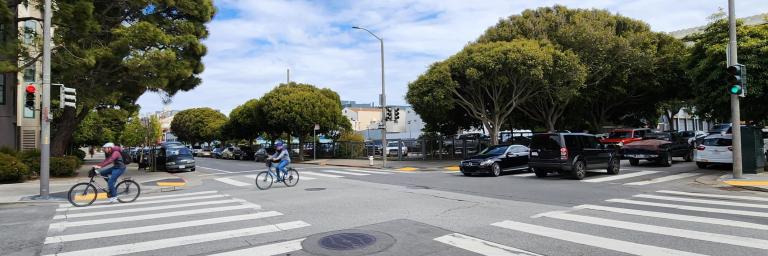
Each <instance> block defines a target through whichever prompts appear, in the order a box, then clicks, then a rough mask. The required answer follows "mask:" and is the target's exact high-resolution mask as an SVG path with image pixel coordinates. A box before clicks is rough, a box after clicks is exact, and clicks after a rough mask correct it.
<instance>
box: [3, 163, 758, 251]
mask: <svg viewBox="0 0 768 256" xmlns="http://www.w3.org/2000/svg"><path fill="white" fill-rule="evenodd" d="M197 165H198V167H197V172H194V173H184V174H179V176H182V177H185V178H186V179H187V180H188V181H189V184H190V186H188V187H186V188H184V189H182V190H180V191H175V192H166V193H158V194H148V195H143V196H142V197H141V198H140V199H139V200H137V201H136V202H134V203H130V204H113V205H108V204H104V202H100V203H98V204H97V205H94V206H91V207H85V208H72V207H70V206H67V205H40V206H35V205H16V206H13V207H4V208H0V217H2V219H3V220H4V221H3V222H4V225H3V226H2V227H4V230H6V227H7V228H8V229H7V230H11V231H12V232H21V233H24V235H23V236H21V237H23V239H17V240H20V241H21V242H19V243H13V244H8V243H7V242H6V243H4V244H2V247H0V248H2V249H3V250H7V251H6V252H10V253H5V252H4V253H0V255H8V254H11V255H14V254H15V255H34V254H41V255H78V256H80V255H100V256H101V255H122V254H130V255H764V254H765V253H766V251H768V196H767V195H766V194H764V193H762V194H761V193H759V192H747V191H730V190H721V189H716V188H713V187H711V186H709V185H704V184H700V183H697V182H695V179H696V178H698V177H702V176H706V175H719V174H724V173H725V171H722V170H699V169H697V168H696V167H695V165H694V164H692V163H685V162H675V164H674V165H673V167H669V168H664V167H658V166H654V165H651V164H643V165H641V166H636V167H629V166H628V163H623V165H622V172H621V173H620V174H619V175H607V174H605V173H604V172H594V173H590V175H589V176H588V177H587V179H585V180H583V181H577V180H571V179H568V178H564V177H560V176H554V175H553V176H551V177H547V178H543V179H540V178H536V177H535V176H532V174H528V173H519V172H517V173H516V172H510V173H505V175H503V176H501V177H483V176H477V177H465V176H463V175H461V174H460V173H455V172H441V171H433V172H400V171H392V170H375V169H355V168H341V167H329V166H304V165H295V166H294V167H295V168H297V169H298V170H299V172H300V181H299V184H298V185H297V186H295V187H286V186H285V185H283V184H275V185H274V186H273V187H272V188H271V189H269V190H259V189H258V188H256V186H255V185H254V183H253V181H254V179H253V176H254V175H256V174H257V173H258V172H259V171H261V170H263V169H265V167H264V165H263V163H254V162H247V161H233V160H216V159H198V163H197ZM30 212H33V213H34V214H30ZM20 215H24V218H22V217H20ZM14 216H15V217H14ZM6 217H13V219H11V218H9V220H15V221H14V223H15V224H14V225H5V222H6V221H5V220H6ZM25 227H26V228H27V229H26V230H25ZM25 232H26V233H25ZM8 233H9V232H5V231H4V232H2V234H3V235H2V236H6V237H9V236H11V235H9V234H8ZM35 244H36V245H37V246H34V245H35Z"/></svg>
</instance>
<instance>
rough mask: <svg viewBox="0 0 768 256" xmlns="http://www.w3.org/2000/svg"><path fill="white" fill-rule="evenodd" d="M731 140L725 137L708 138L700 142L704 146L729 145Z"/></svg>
mask: <svg viewBox="0 0 768 256" xmlns="http://www.w3.org/2000/svg"><path fill="white" fill-rule="evenodd" d="M732 142H733V141H732V140H731V139H727V138H709V139H704V141H703V142H702V143H701V144H702V145H704V146H718V147H729V146H731V143H732Z"/></svg>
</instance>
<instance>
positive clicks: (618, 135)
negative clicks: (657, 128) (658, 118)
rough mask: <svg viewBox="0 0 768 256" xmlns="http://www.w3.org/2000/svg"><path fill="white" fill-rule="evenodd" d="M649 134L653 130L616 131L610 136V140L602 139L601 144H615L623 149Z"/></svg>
mask: <svg viewBox="0 0 768 256" xmlns="http://www.w3.org/2000/svg"><path fill="white" fill-rule="evenodd" d="M648 133H651V129H648V128H634V129H616V130H613V131H611V132H610V133H609V134H608V138H605V139H602V140H600V142H602V143H603V144H615V145H618V146H619V147H623V146H624V145H626V144H627V143H630V142H634V141H639V140H642V139H643V137H644V136H645V135H646V134H648Z"/></svg>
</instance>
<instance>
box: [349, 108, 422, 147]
mask: <svg viewBox="0 0 768 256" xmlns="http://www.w3.org/2000/svg"><path fill="white" fill-rule="evenodd" d="M391 108H392V109H394V111H397V112H398V116H399V117H400V119H399V120H398V121H396V122H395V121H389V122H386V125H387V138H388V139H410V138H418V137H419V136H421V131H422V130H423V129H424V122H423V121H422V120H421V117H419V115H418V114H416V112H415V111H413V108H411V107H410V106H391ZM341 112H342V114H343V115H344V116H346V117H347V119H349V122H350V124H351V125H352V129H353V130H355V131H356V132H358V133H359V134H361V135H363V137H365V139H366V140H379V139H381V132H380V130H379V127H380V126H381V107H371V106H366V107H344V109H342V111H341ZM393 115H394V113H393Z"/></svg>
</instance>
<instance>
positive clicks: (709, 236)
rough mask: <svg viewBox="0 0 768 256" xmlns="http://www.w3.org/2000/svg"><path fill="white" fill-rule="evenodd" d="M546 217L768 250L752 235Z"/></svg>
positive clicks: (568, 216) (559, 215)
mask: <svg viewBox="0 0 768 256" xmlns="http://www.w3.org/2000/svg"><path fill="white" fill-rule="evenodd" d="M545 217H548V218H554V219H560V220H568V221H574V222H581V223H587V224H592V225H598V226H604V227H611V228H619V229H626V230H632V231H639V232H645V233H651V234H657V235H665V236H675V237H680V238H687V239H694V240H701V241H707V242H713V243H722V244H730V245H736V246H743V247H751V248H757V249H766V250H768V240H762V239H755V238H751V237H743V236H732V235H724V234H717V233H708V232H701V231H694V230H686V229H679V228H668V227H662V226H656V225H648V224H641V223H635V222H629V221H620V220H612V219H605V218H597V217H590V216H584V215H574V214H570V213H553V214H549V215H546V216H545Z"/></svg>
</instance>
